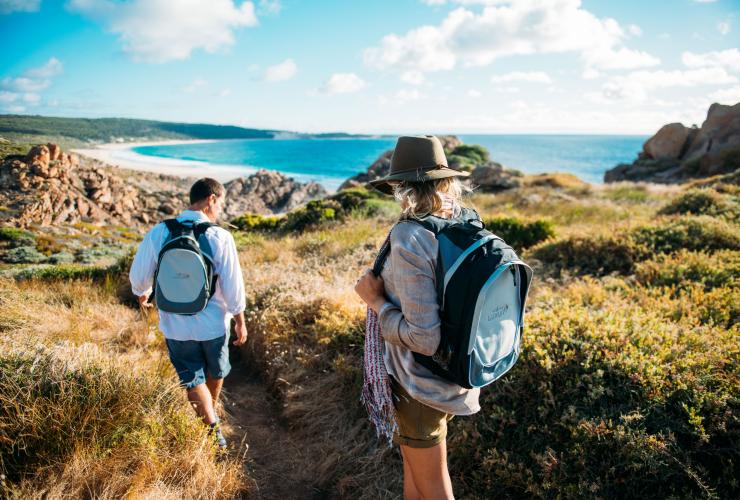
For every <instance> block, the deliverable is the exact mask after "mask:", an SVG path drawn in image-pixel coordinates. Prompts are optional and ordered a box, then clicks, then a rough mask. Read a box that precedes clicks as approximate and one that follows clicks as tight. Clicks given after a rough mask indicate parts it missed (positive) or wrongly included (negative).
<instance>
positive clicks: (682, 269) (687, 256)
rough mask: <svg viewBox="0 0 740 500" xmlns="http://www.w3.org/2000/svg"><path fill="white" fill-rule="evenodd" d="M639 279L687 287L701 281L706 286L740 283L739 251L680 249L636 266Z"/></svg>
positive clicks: (663, 284) (656, 284)
mask: <svg viewBox="0 0 740 500" xmlns="http://www.w3.org/2000/svg"><path fill="white" fill-rule="evenodd" d="M635 277H636V278H637V281H638V282H639V283H641V284H644V285H652V286H675V287H678V288H684V287H687V286H694V285H695V284H697V283H698V284H701V285H703V286H704V287H705V289H707V290H709V289H713V288H718V287H723V286H730V287H734V286H738V285H740V252H737V251H735V250H720V251H718V252H715V253H705V252H690V251H688V250H680V251H678V252H676V253H675V254H670V255H659V256H657V257H656V258H655V259H652V260H647V261H645V262H640V263H638V264H637V266H636V267H635Z"/></svg>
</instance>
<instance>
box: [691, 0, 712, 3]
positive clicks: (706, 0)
mask: <svg viewBox="0 0 740 500" xmlns="http://www.w3.org/2000/svg"><path fill="white" fill-rule="evenodd" d="M716 1H717V0H694V3H714V2H716Z"/></svg>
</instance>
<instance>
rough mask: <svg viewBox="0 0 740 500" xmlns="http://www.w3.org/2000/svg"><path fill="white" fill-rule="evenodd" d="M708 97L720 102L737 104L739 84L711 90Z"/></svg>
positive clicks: (739, 92) (739, 95)
mask: <svg viewBox="0 0 740 500" xmlns="http://www.w3.org/2000/svg"><path fill="white" fill-rule="evenodd" d="M709 98H710V99H712V100H713V101H716V102H719V103H721V104H737V103H738V102H740V85H735V86H734V87H729V88H726V89H720V90H717V91H715V92H712V93H711V94H709Z"/></svg>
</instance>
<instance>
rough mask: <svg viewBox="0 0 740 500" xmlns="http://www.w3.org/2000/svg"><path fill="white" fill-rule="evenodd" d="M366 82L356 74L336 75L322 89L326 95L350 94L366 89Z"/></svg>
mask: <svg viewBox="0 0 740 500" xmlns="http://www.w3.org/2000/svg"><path fill="white" fill-rule="evenodd" d="M366 85H367V84H366V83H365V81H364V80H363V79H362V78H360V77H359V76H357V75H356V74H354V73H334V74H333V75H331V77H329V79H328V80H327V81H326V82H325V83H324V85H323V86H322V87H321V91H322V92H323V93H325V94H329V95H333V94H348V93H351V92H357V91H359V90H362V89H363V88H365V86H366Z"/></svg>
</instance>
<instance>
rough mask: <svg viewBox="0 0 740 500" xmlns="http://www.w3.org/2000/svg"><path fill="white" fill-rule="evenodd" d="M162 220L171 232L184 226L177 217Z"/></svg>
mask: <svg viewBox="0 0 740 500" xmlns="http://www.w3.org/2000/svg"><path fill="white" fill-rule="evenodd" d="M162 222H164V225H165V226H167V230H168V231H169V232H170V234H172V233H174V232H176V231H178V230H179V229H180V228H182V223H181V222H180V221H179V220H177V219H165V220H163V221H162Z"/></svg>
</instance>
